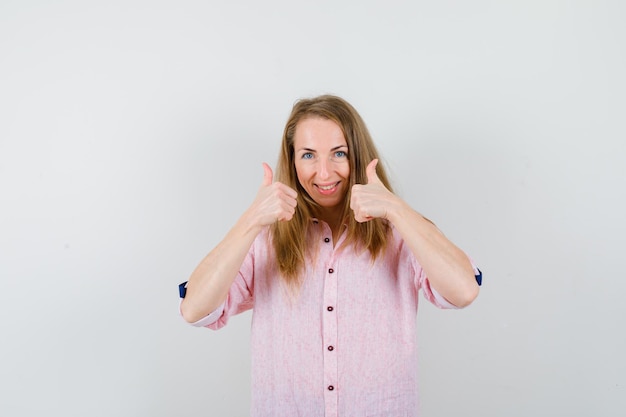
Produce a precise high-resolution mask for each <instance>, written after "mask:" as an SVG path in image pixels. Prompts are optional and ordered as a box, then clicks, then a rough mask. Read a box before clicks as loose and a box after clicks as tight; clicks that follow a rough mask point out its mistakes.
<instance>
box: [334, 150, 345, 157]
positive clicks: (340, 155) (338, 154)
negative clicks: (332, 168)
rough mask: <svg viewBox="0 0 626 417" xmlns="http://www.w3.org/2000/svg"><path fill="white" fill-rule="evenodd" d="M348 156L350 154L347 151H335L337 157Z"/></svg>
mask: <svg viewBox="0 0 626 417" xmlns="http://www.w3.org/2000/svg"><path fill="white" fill-rule="evenodd" d="M346 156H348V154H347V153H345V152H344V151H337V152H335V158H345V157H346Z"/></svg>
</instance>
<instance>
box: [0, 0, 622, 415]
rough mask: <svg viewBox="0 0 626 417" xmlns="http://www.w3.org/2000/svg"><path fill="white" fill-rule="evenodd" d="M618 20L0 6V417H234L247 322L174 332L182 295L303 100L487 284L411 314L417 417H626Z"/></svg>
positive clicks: (244, 410) (174, 4) (597, 7)
mask: <svg viewBox="0 0 626 417" xmlns="http://www.w3.org/2000/svg"><path fill="white" fill-rule="evenodd" d="M625 12H626V5H625V3H624V2H622V1H620V0H615V1H598V0H588V1H582V0H581V1H556V0H541V1H528V0H525V1H522V0H515V1H501V2H497V1H484V0H478V1H460V0H457V1H442V0H439V1H384V2H383V1H378V2H376V1H356V0H355V1H316V2H296V1H277V0H266V1H263V2H260V1H259V2H257V1H252V0H247V1H134V0H133V1H107V2H104V1H103V2H88V1H68V0H66V1H43V0H42V1H8V0H2V2H1V3H0V214H1V215H0V277H1V280H0V283H1V288H0V317H1V319H0V320H1V328H0V338H1V342H0V351H1V352H0V353H1V355H0V415H2V416H41V415H47V416H52V415H54V416H57V415H58V416H61V415H62V416H201V415H204V416H245V415H247V414H248V408H249V401H250V393H249V390H250V380H249V367H250V362H249V335H248V333H249V327H250V317H251V316H250V314H249V313H248V314H244V315H242V316H240V317H237V318H236V319H234V320H233V321H232V322H231V324H230V325H229V326H227V327H226V328H225V329H223V330H221V331H220V332H212V331H210V330H205V329H195V328H192V327H189V326H187V325H186V324H185V323H184V322H183V321H182V319H181V318H180V317H179V316H178V310H177V308H178V295H177V285H178V284H179V283H180V282H182V281H185V280H186V279H187V277H188V276H189V274H190V273H191V271H192V270H193V268H194V267H195V265H196V264H197V263H198V262H199V261H200V259H201V258H202V257H203V256H204V255H205V254H206V253H207V252H208V251H209V250H210V249H211V248H212V247H213V246H214V245H215V244H216V243H217V242H218V241H219V240H220V239H221V238H222V237H223V236H224V234H225V233H226V231H227V230H228V229H229V227H230V226H231V225H232V224H233V223H234V222H235V220H236V219H237V218H238V216H239V215H240V214H241V213H242V212H243V210H245V208H246V207H247V205H248V204H249V203H250V202H251V201H252V199H253V197H254V195H255V193H256V190H257V188H258V186H259V184H260V183H261V180H262V175H263V171H262V168H261V163H262V162H263V161H267V162H269V163H271V164H272V165H273V164H274V163H275V162H276V155H277V151H278V145H279V141H280V137H281V134H282V129H283V126H284V122H285V121H286V118H287V116H288V114H289V111H290V109H291V106H292V104H293V103H294V101H295V100H296V99H298V98H301V97H309V96H313V95H317V94H321V93H333V94H337V95H340V96H342V97H344V98H346V99H347V100H348V101H350V102H351V103H352V104H353V105H354V106H355V107H356V108H357V109H358V110H359V112H360V113H361V114H362V116H363V117H364V119H365V120H366V122H367V123H368V126H369V128H370V130H371V132H372V134H373V136H374V138H375V141H376V142H377V144H378V146H379V150H380V151H381V153H382V154H383V157H384V162H385V163H386V166H387V167H388V168H389V170H390V173H391V177H392V179H393V181H394V183H395V185H396V188H397V191H398V193H399V194H400V195H401V196H402V197H403V198H405V199H406V200H407V201H409V202H410V203H411V204H412V205H413V207H415V208H416V209H417V210H418V211H420V212H422V213H423V214H425V215H426V216H428V217H430V218H431V219H432V220H434V221H435V222H436V223H437V224H438V225H439V226H440V228H441V229H442V230H444V232H445V233H446V234H447V235H448V237H450V238H451V239H452V240H453V241H455V242H456V243H457V244H458V245H459V246H461V247H462V248H463V249H465V250H466V251H467V252H468V253H470V254H471V255H472V256H473V257H474V258H475V260H476V261H477V262H478V264H479V265H480V266H481V268H482V270H483V272H484V274H485V281H484V286H483V289H482V292H481V294H480V296H479V298H478V299H477V300H476V302H475V303H474V304H473V305H472V306H470V307H469V308H467V309H466V310H464V311H456V312H451V311H439V310H437V309H435V308H434V307H432V306H431V305H429V304H427V303H426V302H423V303H422V304H421V308H420V313H419V326H420V328H419V344H420V382H421V394H422V415H424V416H428V417H439V416H441V417H443V416H451V415H469V416H478V415H480V416H489V417H502V416H507V417H515V416H603V417H605V416H623V415H625V413H626V359H625V352H626V330H625V329H626V325H625V323H624V322H625V318H626V304H625V303H624V302H623V299H624V294H625V293H626V276H625V273H624V267H623V264H624V259H625V256H624V253H623V252H624V249H626V237H625V236H626V222H625V221H624V214H625V213H626V168H625V165H626V127H625V117H624V116H625V115H626V101H625V97H626V82H625V79H626V76H625V74H626V25H625V24H624V22H625V19H626V13H625Z"/></svg>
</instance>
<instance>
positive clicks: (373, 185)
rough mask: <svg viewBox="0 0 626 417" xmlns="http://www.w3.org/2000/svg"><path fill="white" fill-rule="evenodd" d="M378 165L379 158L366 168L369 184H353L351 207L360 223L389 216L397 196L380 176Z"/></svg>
mask: <svg viewBox="0 0 626 417" xmlns="http://www.w3.org/2000/svg"><path fill="white" fill-rule="evenodd" d="M376 165H378V159H374V160H373V161H372V162H370V163H369V165H367V168H366V169H365V173H366V175H367V184H355V185H353V186H352V193H351V197H350V208H351V209H352V211H353V212H354V219H355V220H356V221H357V222H359V223H363V222H367V221H370V220H372V219H374V218H387V215H388V210H389V207H390V205H391V203H392V202H393V199H394V198H395V196H394V195H393V194H392V193H391V192H390V191H389V190H388V189H387V188H386V187H385V185H384V184H383V183H382V181H381V180H380V178H378V175H377V174H376Z"/></svg>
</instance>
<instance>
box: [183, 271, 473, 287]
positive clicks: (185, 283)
mask: <svg viewBox="0 0 626 417" xmlns="http://www.w3.org/2000/svg"><path fill="white" fill-rule="evenodd" d="M476 269H478V268H476ZM474 277H475V278H476V282H477V283H478V286H481V285H483V273H482V272H480V269H478V275H474ZM185 284H186V283H185Z"/></svg>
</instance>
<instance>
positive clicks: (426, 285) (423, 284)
mask: <svg viewBox="0 0 626 417" xmlns="http://www.w3.org/2000/svg"><path fill="white" fill-rule="evenodd" d="M468 258H469V257H468ZM469 260H470V262H471V264H472V268H473V269H474V277H475V278H476V282H477V283H478V285H482V272H481V271H480V269H478V267H477V266H476V264H475V263H474V261H473V260H472V258H469ZM415 263H416V264H417V268H419V269H418V271H419V276H418V282H417V285H418V289H421V290H422V292H423V294H424V297H425V298H426V299H427V300H428V301H430V302H431V303H432V304H434V305H435V306H437V307H439V308H444V309H459V307H457V306H455V305H454V304H452V303H451V302H449V301H448V300H446V298H445V297H444V296H442V295H441V294H439V293H438V292H437V290H435V289H434V288H432V287H431V285H430V281H429V280H428V277H427V276H426V273H425V272H424V270H423V269H422V267H421V265H419V263H417V260H415Z"/></svg>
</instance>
